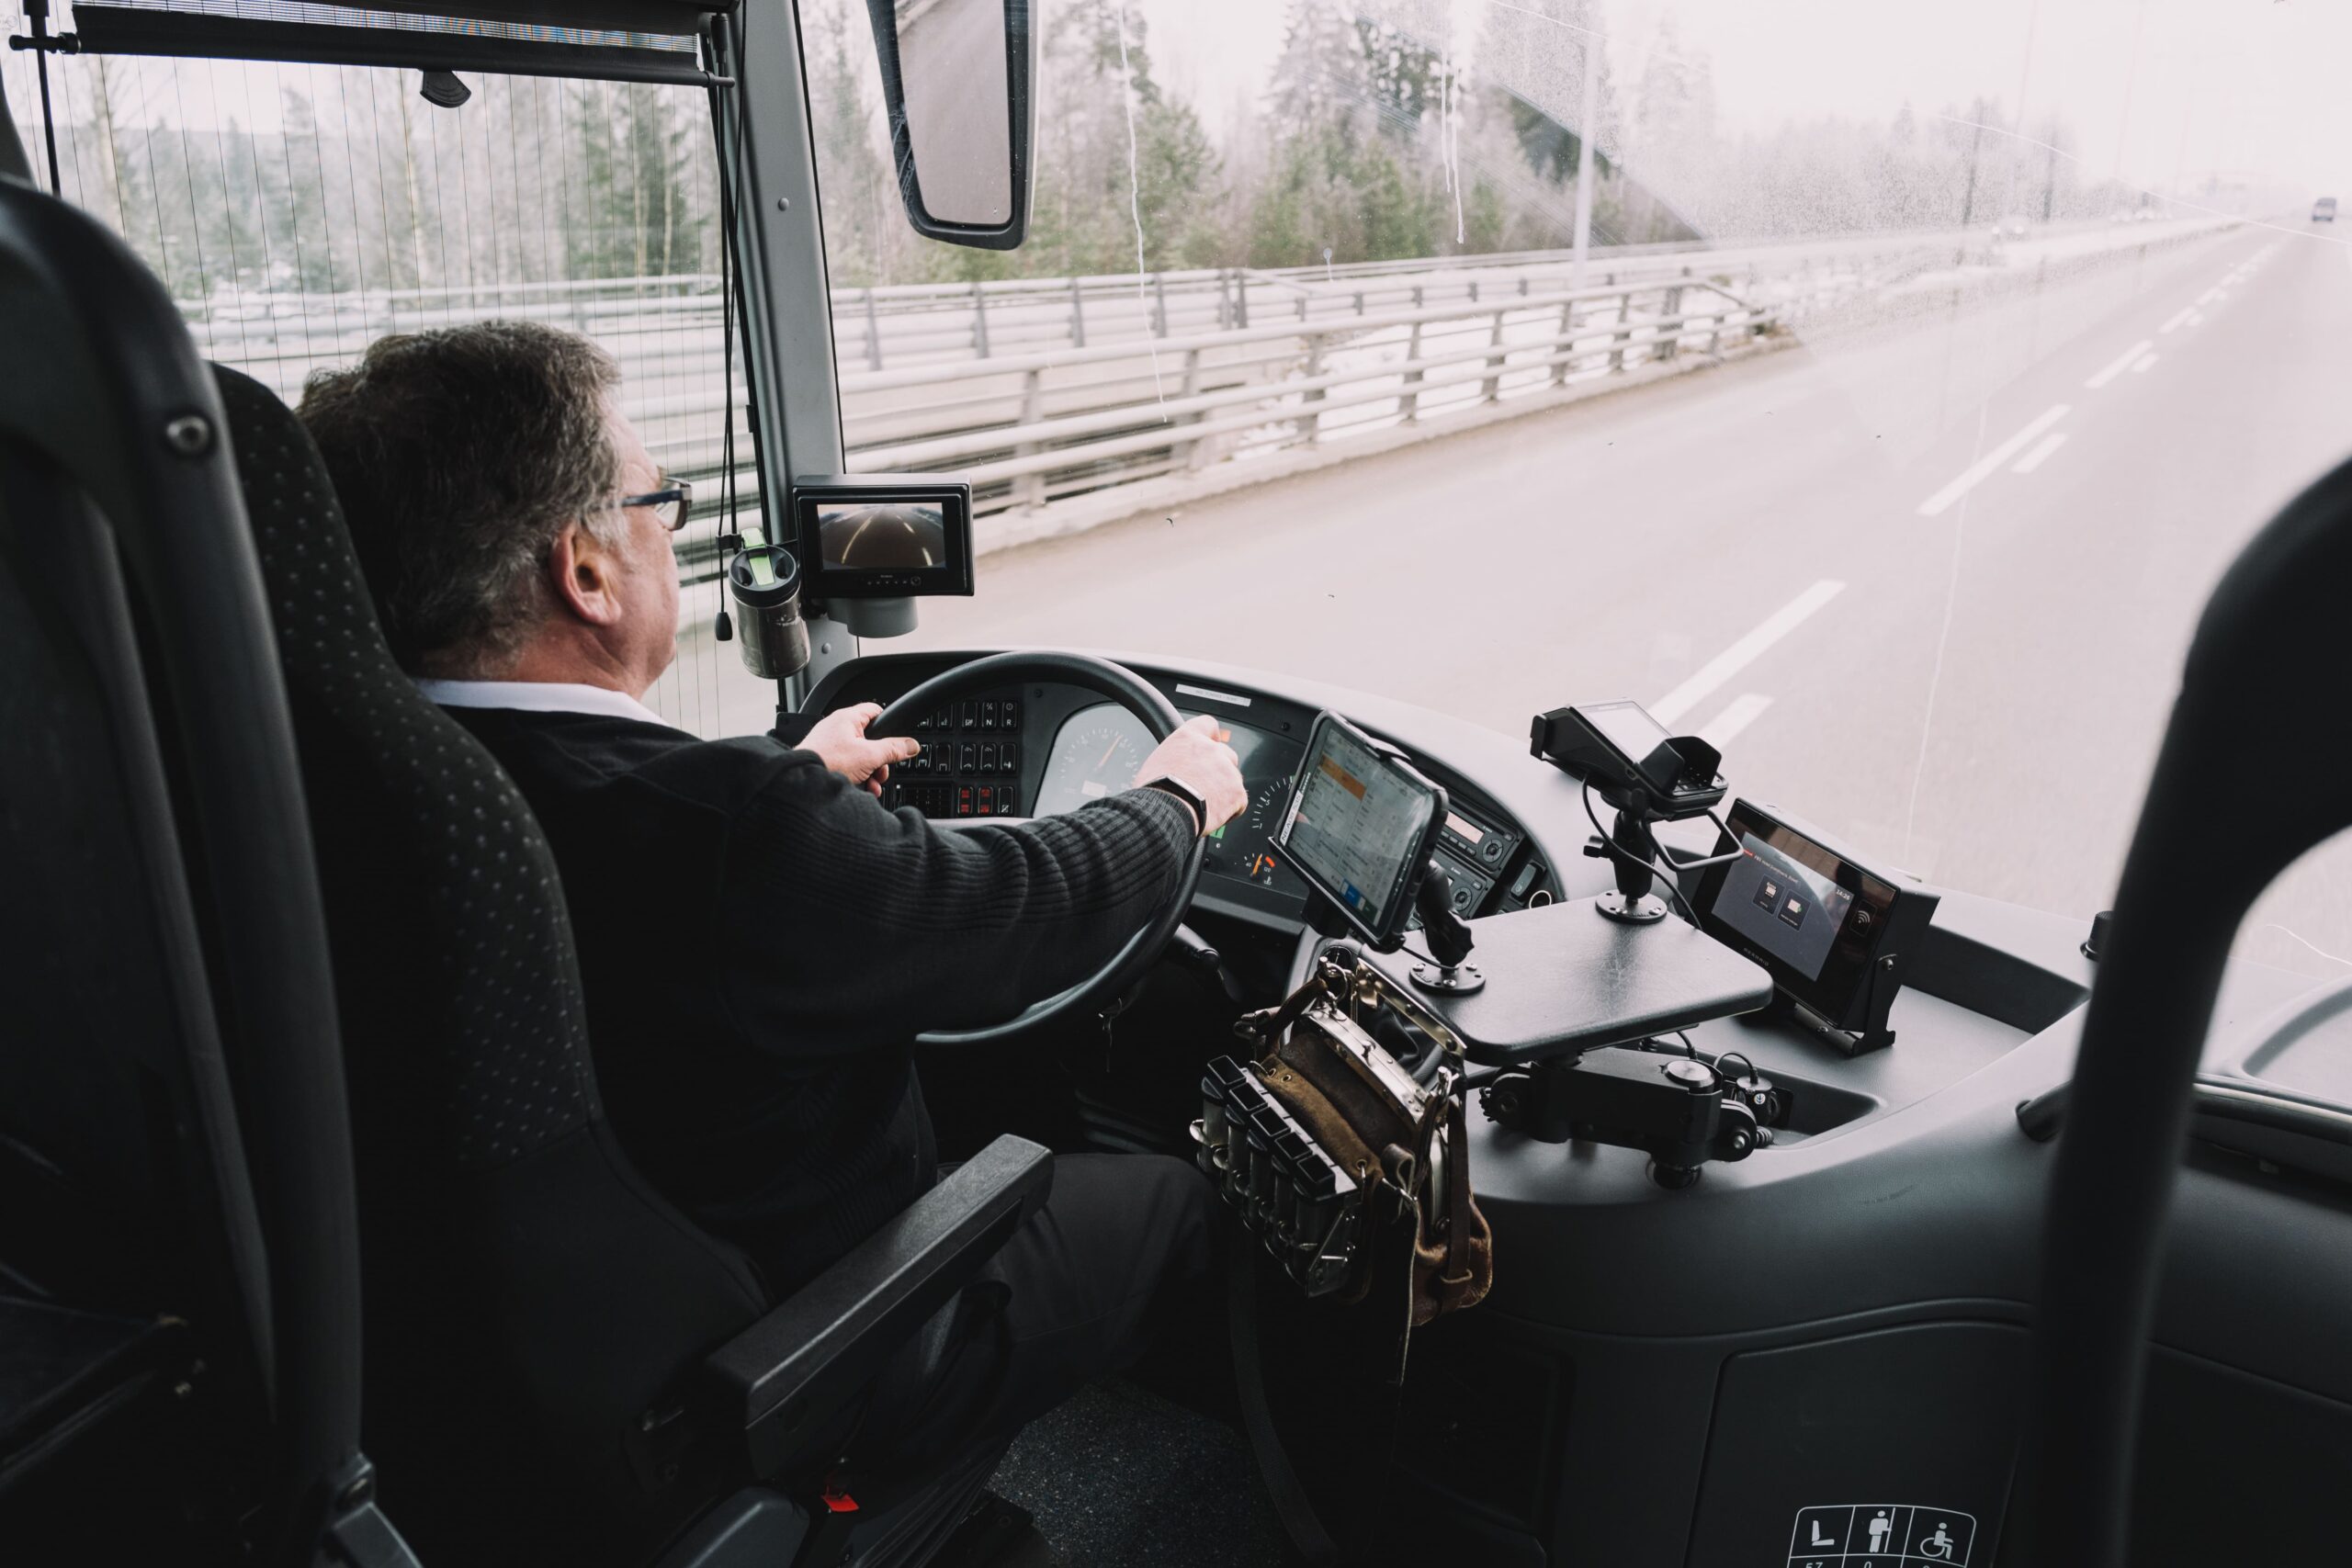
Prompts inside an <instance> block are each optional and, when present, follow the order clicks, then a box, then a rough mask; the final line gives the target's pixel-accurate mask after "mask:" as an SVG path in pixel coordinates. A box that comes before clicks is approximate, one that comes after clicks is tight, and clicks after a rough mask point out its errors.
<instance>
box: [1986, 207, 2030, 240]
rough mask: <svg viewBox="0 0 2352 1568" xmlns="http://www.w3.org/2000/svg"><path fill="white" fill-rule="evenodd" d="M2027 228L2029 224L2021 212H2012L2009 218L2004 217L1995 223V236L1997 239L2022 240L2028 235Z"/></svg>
mask: <svg viewBox="0 0 2352 1568" xmlns="http://www.w3.org/2000/svg"><path fill="white" fill-rule="evenodd" d="M2027 228H2028V225H2027V223H2026V220H2025V219H2024V218H2023V217H2022V216H2020V215H2019V214H2018V213H2015V212H2012V213H2010V214H2009V215H2008V216H2007V218H2004V219H2002V220H2000V221H1999V222H1998V223H1996V224H1994V225H1993V238H1994V239H1995V240H1996V241H1997V240H2022V239H2024V238H2025V236H2026V231H2027Z"/></svg>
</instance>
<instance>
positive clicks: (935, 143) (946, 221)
mask: <svg viewBox="0 0 2352 1568" xmlns="http://www.w3.org/2000/svg"><path fill="white" fill-rule="evenodd" d="M1031 10H1032V7H1031V4H1030V0H866V14H867V16H868V17H870V18H871V19H872V21H873V23H874V52H875V55H876V59H878V60H879V61H880V62H881V66H882V96H883V101H884V102H885V103H886V104H887V105H888V107H889V111H890V150H891V156H892V158H893V159H894V160H895V162H896V163H897V164H898V168H899V194H900V195H901V196H902V197H905V198H906V204H907V220H908V221H909V222H910V223H911V224H913V225H914V228H915V231H916V232H917V233H920V234H923V235H927V236H929V237H930V238H932V239H934V240H944V241H946V242H947V243H950V244H955V245H975V246H978V247H979V248H981V249H983V250H992V251H1009V250H1012V248H1013V247H1014V246H1016V245H1018V244H1020V243H1021V241H1022V238H1023V235H1025V234H1026V233H1027V232H1028V229H1029V187H1030V169H1031V163H1030V149H1031V147H1032V145H1033V144H1034V142H1035V133H1036V123H1037V115H1036V99H1035V95H1034V94H1033V92H1032V91H1031V86H1032V84H1033V83H1034V82H1035V79H1036V62H1037V60H1036V50H1037V39H1036V31H1035V28H1034V27H1033V26H1032V25H1031V22H1032V17H1031Z"/></svg>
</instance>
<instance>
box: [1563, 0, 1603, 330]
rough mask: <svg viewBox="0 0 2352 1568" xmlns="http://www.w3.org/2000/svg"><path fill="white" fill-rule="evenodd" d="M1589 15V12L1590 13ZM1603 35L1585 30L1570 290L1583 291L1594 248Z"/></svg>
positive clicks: (1579, 99)
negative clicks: (1596, 96) (1596, 90)
mask: <svg viewBox="0 0 2352 1568" xmlns="http://www.w3.org/2000/svg"><path fill="white" fill-rule="evenodd" d="M1588 14H1589V13H1588ZM1599 77H1600V34H1599V33H1598V32H1595V31H1594V30H1593V29H1591V28H1586V29H1585V31H1584V92H1583V96H1581V97H1579V98H1578V99H1577V106H1578V107H1577V119H1578V120H1579V121H1580V122H1581V123H1579V124H1578V125H1577V235H1576V263H1575V265H1574V266H1573V267H1572V268H1571V269H1570V272H1569V287H1570V288H1583V287H1584V277H1585V259H1586V256H1587V254H1588V253H1589V252H1590V251H1591V249H1592V167H1593V158H1592V138H1593V134H1594V132H1596V131H1598V130H1600V114H1599V113H1598V112H1597V107H1596V106H1595V105H1594V103H1593V101H1592V97H1593V85H1594V83H1595V82H1596V81H1597V80H1598V79H1599Z"/></svg>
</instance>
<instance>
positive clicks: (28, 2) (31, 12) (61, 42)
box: [8, 0, 81, 201]
mask: <svg viewBox="0 0 2352 1568" xmlns="http://www.w3.org/2000/svg"><path fill="white" fill-rule="evenodd" d="M25 21H26V22H27V24H28V25H29V26H30V27H31V28H32V32H33V36H32V39H31V41H29V42H28V41H27V40H25V39H20V38H12V39H9V40H8V47H9V48H10V49H20V50H21V49H29V50H31V51H33V73H34V74H35V75H36V76H38V77H40V133H41V136H42V138H43V139H44V140H45V141H47V142H48V143H49V194H50V195H51V196H53V197H56V198H57V199H58V200H60V201H63V200H64V199H65V184H64V182H63V181H62V180H61V179H60V178H59V177H58V174H57V116H56V115H55V113H54V112H53V111H51V108H50V104H49V57H50V55H51V54H52V53H57V54H74V53H78V52H80V49H81V40H80V39H77V38H75V37H74V35H73V34H72V33H60V34H58V35H57V36H56V38H54V39H51V37H50V36H49V0H25Z"/></svg>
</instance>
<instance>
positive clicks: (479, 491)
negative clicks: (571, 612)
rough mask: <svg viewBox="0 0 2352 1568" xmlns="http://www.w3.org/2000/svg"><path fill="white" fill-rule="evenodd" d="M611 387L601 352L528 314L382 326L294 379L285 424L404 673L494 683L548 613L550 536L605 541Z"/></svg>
mask: <svg viewBox="0 0 2352 1568" xmlns="http://www.w3.org/2000/svg"><path fill="white" fill-rule="evenodd" d="M619 383H620V367H619V366H618V365H616V363H615V362H614V359H613V356H612V355H609V354H607V353H606V352H605V350H604V349H602V348H600V347H598V346H597V345H596V344H594V343H591V342H589V341H588V340H587V339H586V338H583V337H581V336H579V335H577V334H576V333H567V332H560V331H558V330H557V329H556V328H553V327H548V326H542V325H540V324H539V323H537V322H536V321H481V322H477V323H475V324H473V325H470V326H462V327H450V328H447V329H444V330H442V331H439V332H429V333H399V334H395V335H393V336H391V337H386V338H379V339H378V340H377V341H376V342H375V343H374V344H370V345H369V346H368V352H367V353H366V354H365V355H361V356H360V360H359V363H358V364H357V365H355V366H353V367H350V368H348V369H344V370H321V371H317V372H314V373H313V374H312V375H311V378H310V381H309V383H308V384H307V385H305V386H304V388H303V389H302V406H301V409H300V413H301V417H302V423H304V424H306V425H308V426H309V427H310V431H311V439H312V440H313V441H315V442H317V443H318V446H319V451H320V452H321V454H322V456H324V457H325V458H326V463H327V471H328V472H329V473H330V474H332V475H333V476H334V485H335V491H336V492H337V494H338V496H339V497H340V498H341V500H342V502H343V512H344V516H345V519H346V520H347V521H348V522H349V523H350V525H351V540H352V544H353V545H354V546H355V547H356V548H357V550H358V552H359V563H360V567H361V570H364V571H365V572H366V573H367V575H368V588H369V590H370V591H371V592H372V593H373V594H374V596H375V600H376V608H377V613H378V614H379V615H380V616H381V618H382V620H383V624H384V635H385V637H387V638H388V639H389V640H390V643H391V646H392V653H393V656H394V657H395V658H397V659H398V660H400V661H401V667H402V668H403V669H405V670H407V671H410V672H411V673H413V674H419V675H446V676H473V677H476V678H489V677H495V676H497V675H500V674H503V673H504V672H505V671H507V670H508V669H510V668H512V666H513V664H514V661H515V657H516V656H517V655H518V654H519V653H520V652H521V651H522V649H523V646H524V644H525V643H526V641H527V640H528V639H529V637H530V634H531V631H532V629H533V628H534V627H535V626H537V624H538V623H539V621H540V620H541V619H542V618H543V617H544V616H546V615H548V613H549V612H550V610H551V609H552V608H553V606H554V594H553V592H552V590H551V589H550V588H549V587H548V581H547V559H548V549H549V548H550V547H552V546H553V545H554V543H555V540H556V538H557V536H559V535H560V533H561V532H562V531H563V529H564V527H565V525H568V524H570V523H572V522H575V521H577V522H580V523H582V524H583V525H585V526H586V527H587V528H588V529H589V531H590V532H591V533H592V534H594V535H595V536H596V537H597V538H598V539H600V540H603V541H605V543H608V544H617V543H618V542H619V541H620V539H621V538H622V537H623V533H622V530H623V529H624V528H625V527H626V524H625V523H624V522H623V520H622V516H621V513H620V512H619V510H618V509H617V508H616V506H615V505H614V504H613V502H614V500H615V498H616V491H617V490H618V488H619V484H620V457H619V455H618V454H617V453H616V451H615V450H614V447H613V439H612V432H611V429H610V427H609V425H608V424H607V423H606V420H607V413H606V408H607V401H606V400H607V398H608V397H609V395H610V394H611V392H612V390H613V389H614V388H616V386H618V385H619Z"/></svg>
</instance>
